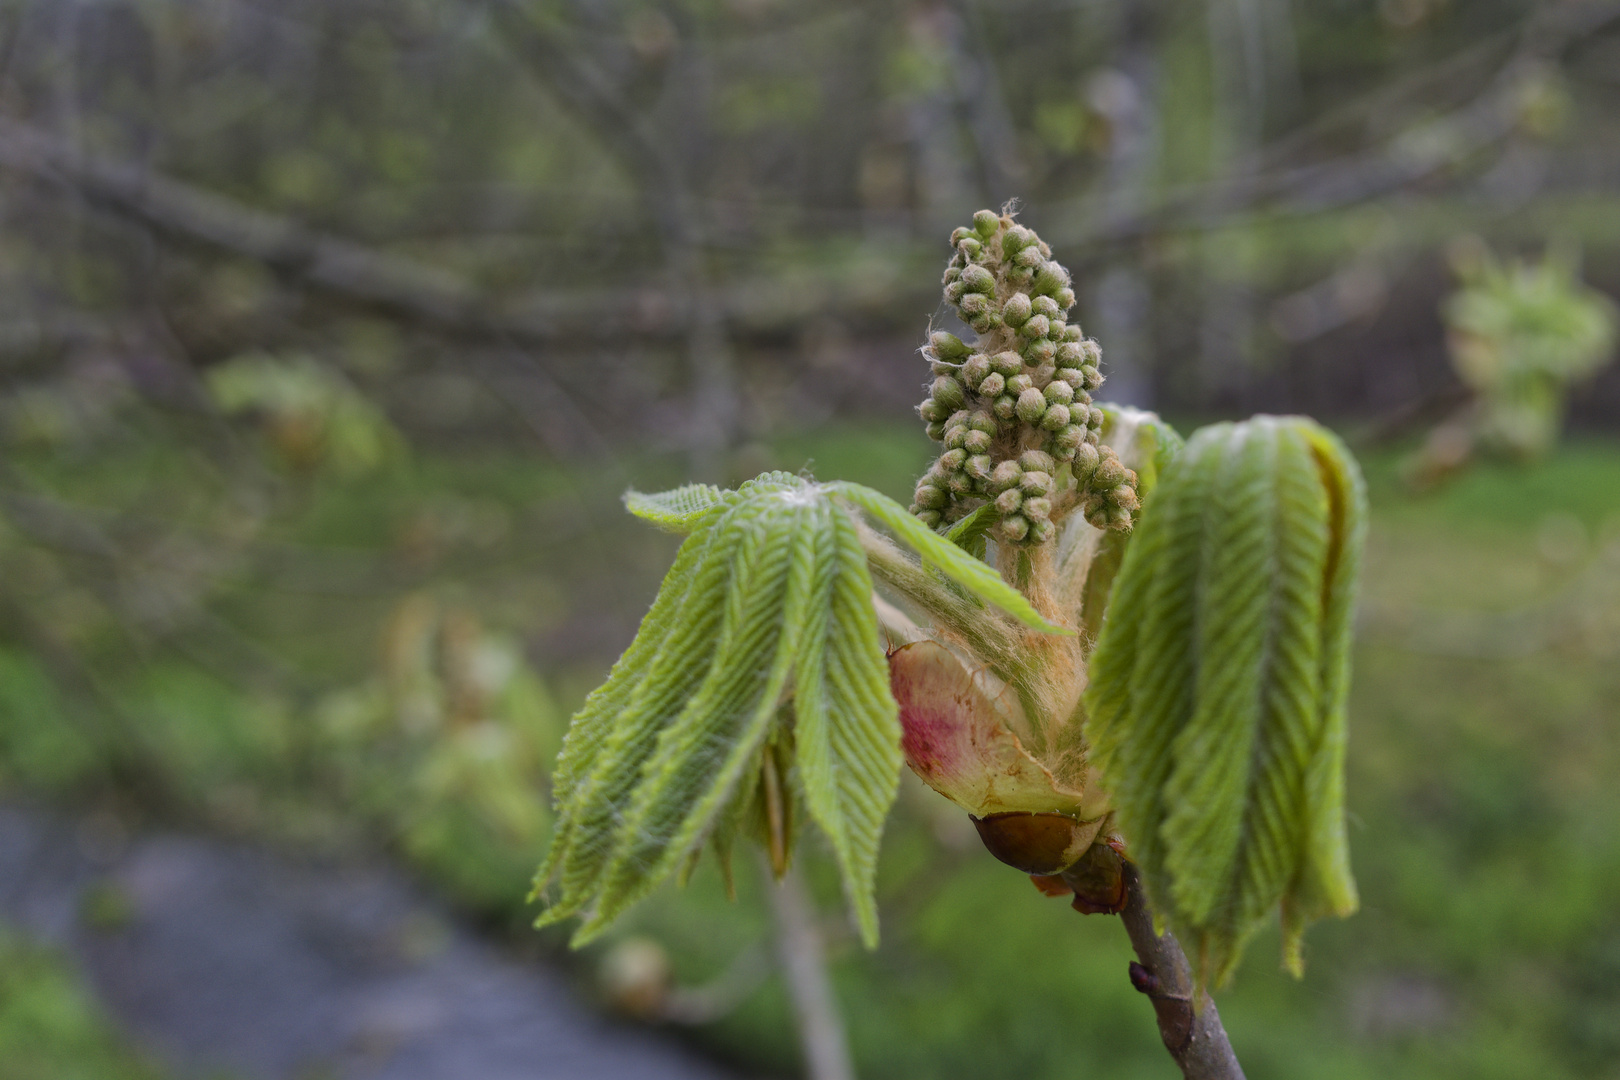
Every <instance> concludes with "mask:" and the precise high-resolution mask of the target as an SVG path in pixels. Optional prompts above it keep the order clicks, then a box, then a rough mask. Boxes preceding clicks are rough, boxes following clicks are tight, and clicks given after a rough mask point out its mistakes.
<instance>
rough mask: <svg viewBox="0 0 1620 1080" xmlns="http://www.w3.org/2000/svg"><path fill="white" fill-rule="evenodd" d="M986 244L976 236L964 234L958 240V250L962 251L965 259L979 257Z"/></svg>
mask: <svg viewBox="0 0 1620 1080" xmlns="http://www.w3.org/2000/svg"><path fill="white" fill-rule="evenodd" d="M983 248H984V245H983V244H981V243H979V241H978V239H977V238H976V237H972V236H964V237H962V239H960V240H958V241H957V242H956V250H957V251H960V252H961V253H962V258H964V259H977V258H978V257H979V252H980V251H981V250H983Z"/></svg>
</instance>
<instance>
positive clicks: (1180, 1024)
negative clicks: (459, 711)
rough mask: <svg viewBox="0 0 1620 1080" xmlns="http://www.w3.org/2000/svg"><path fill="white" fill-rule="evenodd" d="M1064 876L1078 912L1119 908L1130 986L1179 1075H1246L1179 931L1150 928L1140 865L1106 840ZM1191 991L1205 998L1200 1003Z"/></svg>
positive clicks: (1218, 1078)
mask: <svg viewBox="0 0 1620 1080" xmlns="http://www.w3.org/2000/svg"><path fill="white" fill-rule="evenodd" d="M1063 881H1064V884H1065V885H1067V886H1068V887H1069V888H1071V889H1072V890H1073V891H1074V895H1075V901H1074V906H1075V909H1076V910H1077V911H1081V912H1084V913H1087V914H1101V913H1108V912H1118V913H1119V917H1120V920H1121V921H1122V922H1124V924H1125V932H1126V934H1128V935H1129V936H1130V939H1131V948H1132V949H1134V950H1136V956H1137V959H1136V961H1135V962H1133V963H1132V964H1131V968H1130V975H1131V985H1132V986H1134V987H1136V989H1137V990H1139V991H1140V992H1142V993H1143V994H1146V995H1147V997H1148V999H1149V1000H1150V1001H1152V1002H1153V1012H1154V1013H1155V1015H1156V1016H1157V1017H1158V1021H1159V1038H1160V1039H1161V1040H1163V1042H1164V1048H1165V1049H1166V1050H1168V1051H1169V1052H1170V1056H1171V1057H1172V1058H1174V1059H1175V1061H1176V1064H1177V1065H1179V1066H1181V1072H1182V1075H1183V1076H1185V1077H1186V1078H1187V1080H1243V1067H1242V1066H1241V1065H1239V1064H1238V1059H1237V1055H1236V1054H1234V1053H1233V1052H1232V1044H1231V1041H1230V1040H1228V1039H1227V1037H1226V1029H1225V1028H1224V1027H1222V1026H1221V1014H1220V1010H1219V1009H1217V1008H1216V1007H1215V1002H1214V1000H1213V999H1211V998H1210V996H1209V995H1208V994H1207V993H1203V992H1202V991H1200V990H1198V989H1197V988H1196V984H1195V983H1194V981H1193V977H1192V967H1191V965H1189V964H1188V963H1187V954H1186V953H1184V952H1182V951H1181V944H1180V943H1179V942H1178V941H1176V938H1175V935H1174V934H1172V933H1170V932H1169V931H1168V930H1166V931H1165V932H1164V933H1163V934H1162V935H1161V934H1157V933H1155V932H1154V930H1153V909H1152V908H1151V907H1149V906H1148V900H1147V892H1146V890H1145V889H1144V888H1143V887H1142V875H1141V871H1139V870H1138V869H1137V867H1136V864H1135V863H1133V862H1131V861H1130V860H1128V859H1123V858H1121V857H1120V856H1119V855H1118V853H1116V852H1115V851H1114V849H1113V848H1112V847H1111V846H1110V845H1108V844H1107V843H1097V844H1093V845H1092V846H1091V848H1090V849H1089V850H1088V851H1087V852H1086V854H1085V856H1084V857H1082V858H1081V860H1080V861H1079V862H1078V863H1076V864H1075V865H1074V866H1072V867H1070V868H1069V869H1068V870H1066V871H1064V872H1063ZM1037 884H1040V882H1037ZM1060 888H1061V886H1060ZM1043 891H1045V890H1044V889H1043ZM1194 994H1198V995H1199V996H1200V998H1201V1000H1198V1001H1196V1002H1195V999H1194Z"/></svg>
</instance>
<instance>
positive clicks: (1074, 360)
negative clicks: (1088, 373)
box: [1057, 341, 1086, 368]
mask: <svg viewBox="0 0 1620 1080" xmlns="http://www.w3.org/2000/svg"><path fill="white" fill-rule="evenodd" d="M1057 362H1058V363H1059V364H1060V365H1062V366H1063V367H1067V368H1077V367H1079V366H1080V365H1081V364H1083V363H1085V362H1086V354H1085V351H1084V350H1083V349H1081V348H1080V343H1079V342H1077V341H1065V342H1064V343H1063V344H1061V345H1059V346H1058V347H1057Z"/></svg>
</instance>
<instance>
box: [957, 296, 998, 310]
mask: <svg viewBox="0 0 1620 1080" xmlns="http://www.w3.org/2000/svg"><path fill="white" fill-rule="evenodd" d="M991 305H992V301H991V299H990V298H989V297H988V296H985V295H984V294H983V293H968V294H967V295H966V296H964V297H962V304H961V307H962V310H963V311H964V312H965V313H967V314H968V315H985V314H988V313H989V311H990V308H991Z"/></svg>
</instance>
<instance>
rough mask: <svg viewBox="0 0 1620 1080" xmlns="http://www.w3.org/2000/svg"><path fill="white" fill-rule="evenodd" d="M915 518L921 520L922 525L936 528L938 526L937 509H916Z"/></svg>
mask: <svg viewBox="0 0 1620 1080" xmlns="http://www.w3.org/2000/svg"><path fill="white" fill-rule="evenodd" d="M917 520H918V521H920V522H922V523H923V524H924V525H926V526H928V527H929V528H930V529H934V528H938V527H939V511H938V510H919V511H917Z"/></svg>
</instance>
